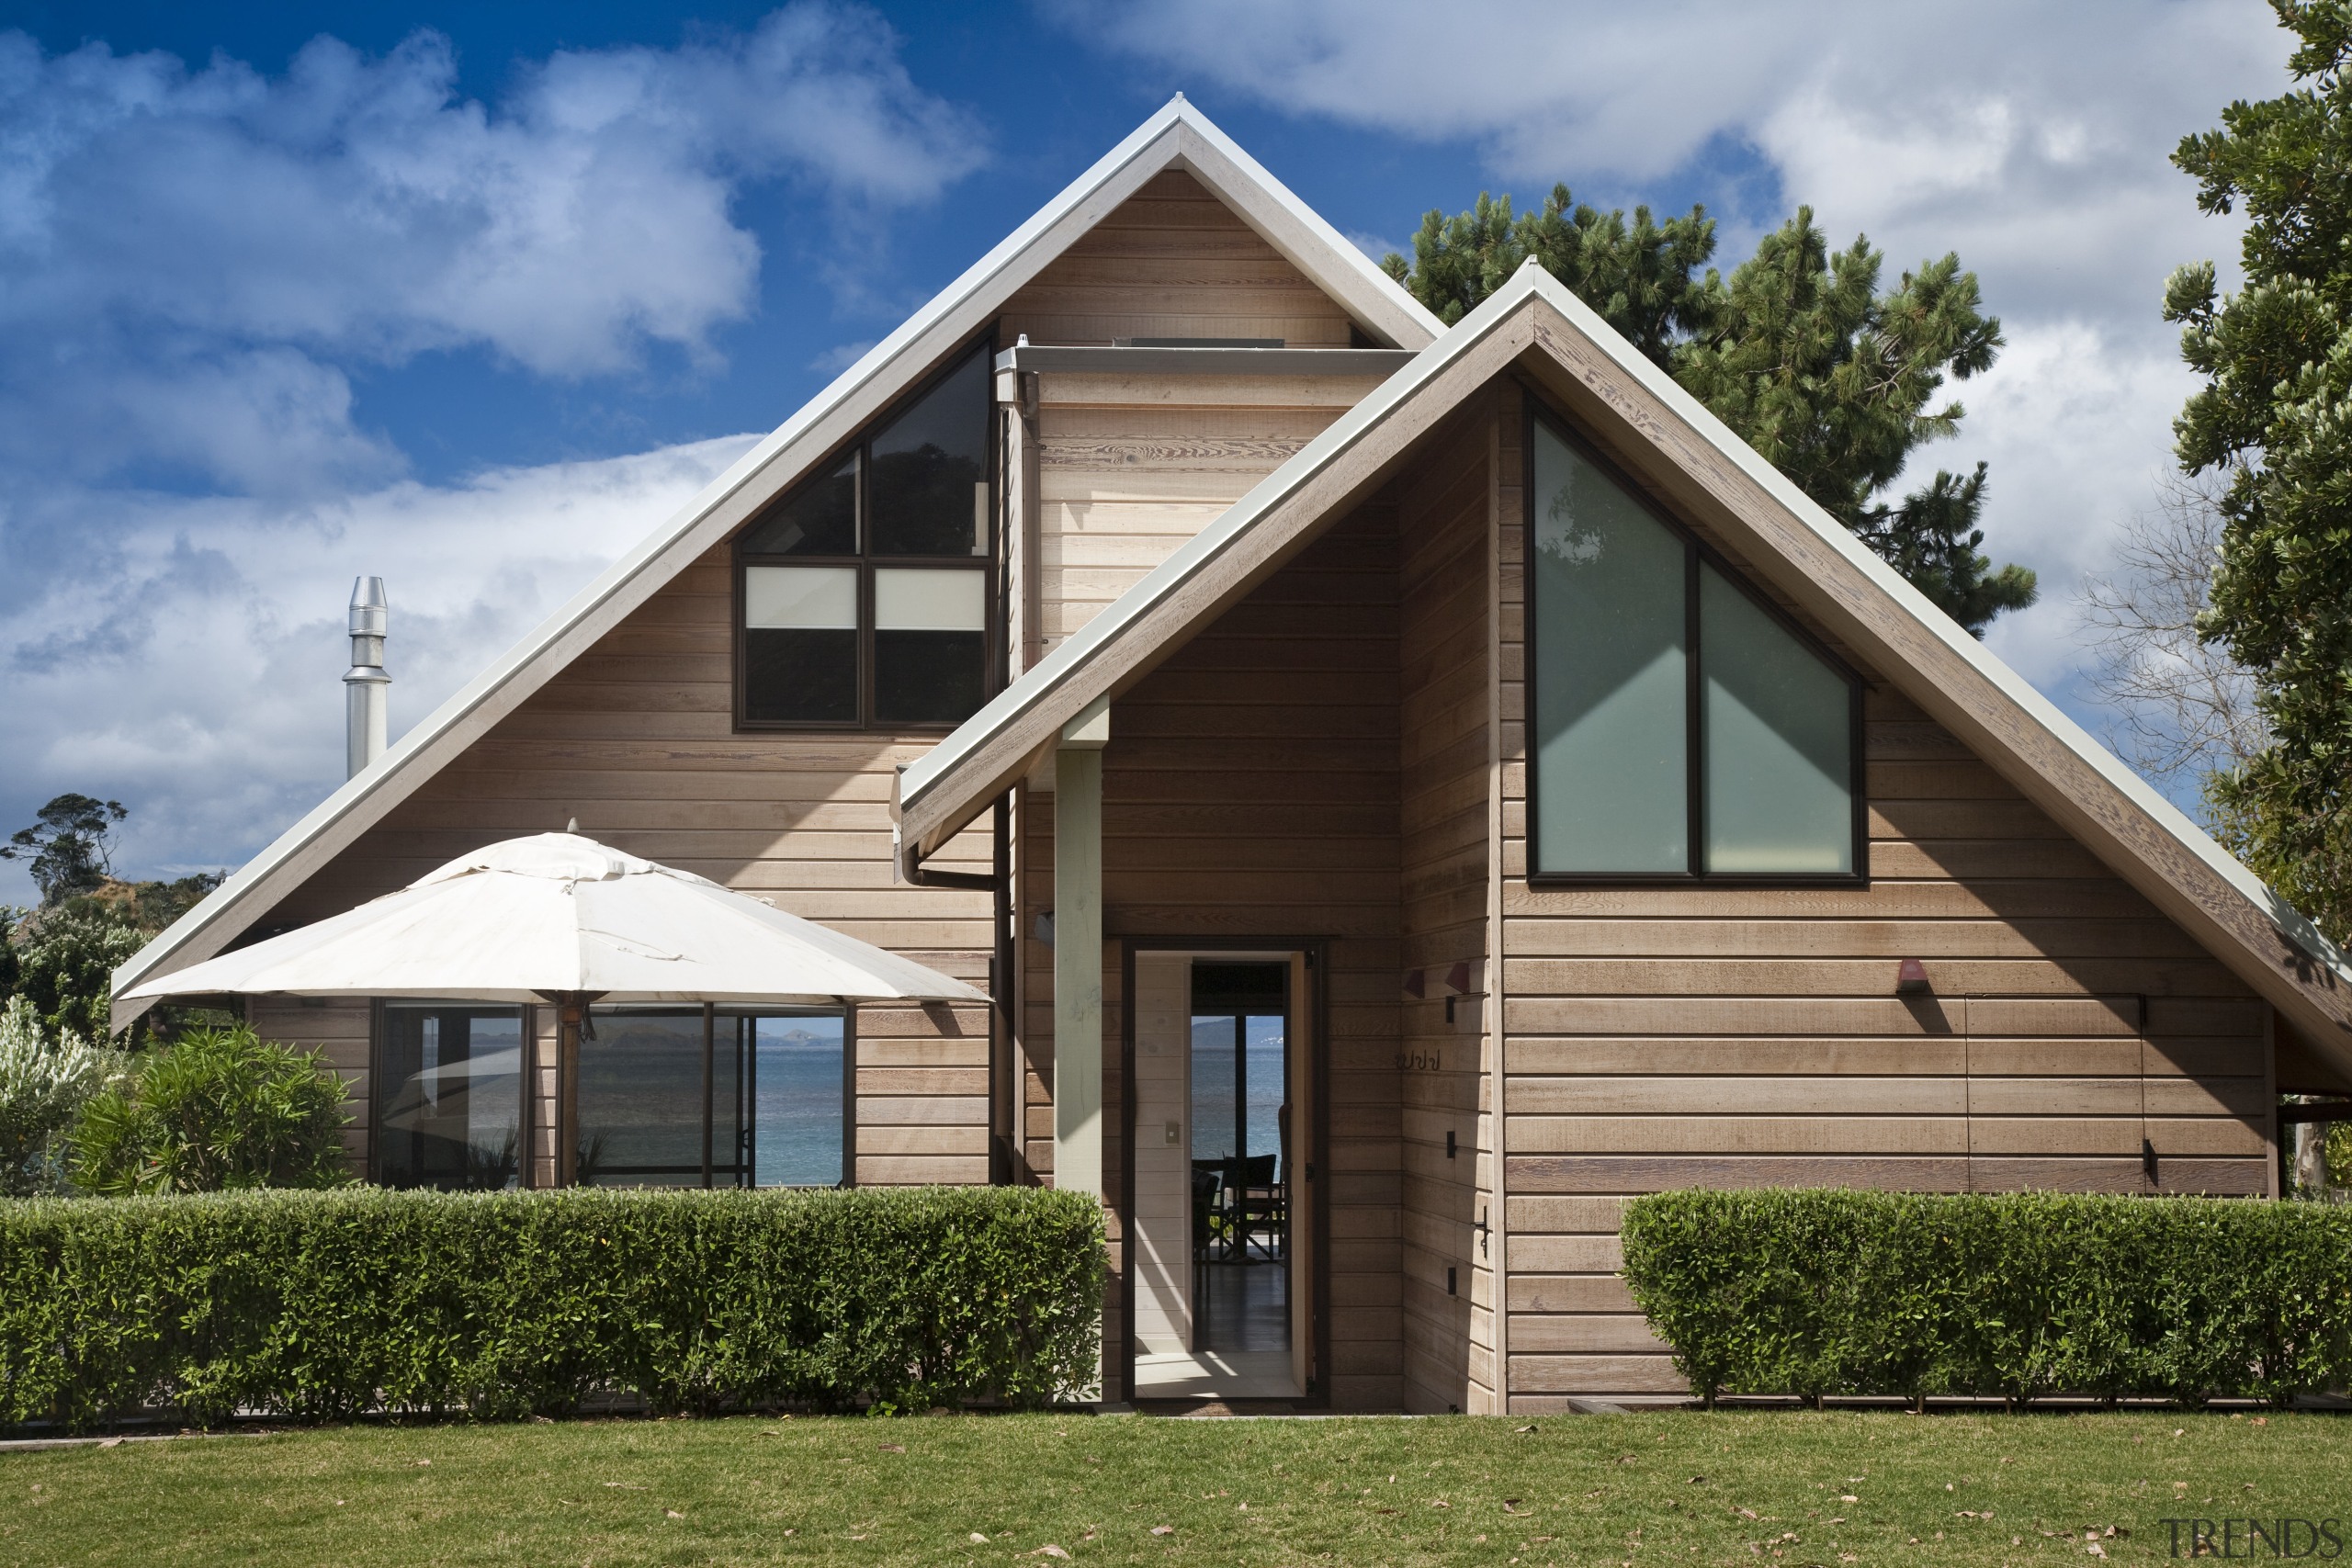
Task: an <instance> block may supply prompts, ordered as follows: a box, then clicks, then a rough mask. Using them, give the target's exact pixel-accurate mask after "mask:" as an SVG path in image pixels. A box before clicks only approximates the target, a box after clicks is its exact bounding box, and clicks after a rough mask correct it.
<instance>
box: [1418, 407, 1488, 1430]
mask: <svg viewBox="0 0 2352 1568" xmlns="http://www.w3.org/2000/svg"><path fill="white" fill-rule="evenodd" d="M1495 424H1496V411H1495V410H1494V409H1492V408H1491V406H1487V404H1483V403H1482V404H1481V405H1480V406H1478V407H1477V408H1476V410H1475V411H1474V412H1473V413H1472V414H1470V415H1468V416H1465V417H1463V418H1460V419H1458V420H1457V421H1455V422H1454V423H1453V424H1451V425H1449V426H1448V427H1447V428H1445V429H1444V430H1442V431H1441V432H1439V433H1438V434H1437V435H1436V436H1435V437H1434V438H1433V439H1432V441H1431V442H1430V447H1429V449H1428V451H1427V453H1426V455H1425V456H1423V457H1421V458H1420V459H1419V461H1418V462H1416V463H1415V464H1414V465H1413V466H1412V467H1411V468H1409V469H1408V472H1407V476H1406V477H1405V478H1404V479H1402V480H1401V481H1400V482H1399V484H1398V486H1397V490H1398V513H1399V527H1398V530H1397V533H1398V538H1399V541H1400V550H1399V558H1398V563H1397V565H1398V574H1399V580H1400V581H1401V582H1402V583H1403V584H1404V585H1405V592H1403V594H1402V602H1401V604H1400V608H1399V638H1398V644H1399V647H1398V651H1399V669H1400V681H1399V684H1400V691H1399V702H1400V718H1401V725H1400V734H1399V751H1398V757H1399V768H1400V781H1399V782H1400V791H1399V795H1400V798H1399V807H1400V818H1401V820H1400V829H1401V843H1400V851H1401V853H1400V871H1401V874H1402V908H1401V916H1402V923H1403V939H1404V940H1403V945H1402V949H1401V959H1402V964H1401V966H1402V968H1403V969H1405V970H1406V971H1408V972H1409V971H1419V973H1420V975H1421V976H1423V978H1422V984H1421V987H1420V990H1421V995H1420V996H1419V997H1418V998H1417V997H1414V996H1412V995H1410V994H1409V993H1407V992H1404V991H1402V990H1400V992H1399V998H1400V1001H1399V1006H1400V1013H1401V1036H1402V1040H1401V1050H1400V1057H1401V1061H1402V1065H1403V1070H1402V1073H1401V1075H1400V1077H1401V1082H1400V1085H1399V1094H1400V1099H1401V1102H1402V1118H1403V1120H1402V1126H1401V1128H1400V1132H1401V1134H1402V1136H1403V1140H1404V1144H1403V1165H1404V1169H1403V1208H1404V1213H1403V1224H1404V1236H1403V1258H1402V1263H1403V1272H1404V1298H1405V1335H1406V1343H1405V1404H1406V1407H1407V1408H1408V1409H1410V1410H1439V1411H1442V1410H1446V1409H1449V1408H1452V1409H1459V1410H1465V1411H1471V1412H1474V1413H1485V1412H1490V1411H1492V1410H1493V1409H1494V1407H1495V1406H1494V1393H1493V1385H1494V1370H1493V1369H1494V1352H1495V1337H1494V1294H1495V1292H1494V1275H1493V1273H1492V1271H1491V1269H1489V1267H1488V1265H1489V1263H1490V1262H1491V1258H1490V1257H1489V1255H1488V1252H1487V1249H1486V1248H1485V1247H1482V1246H1481V1236H1480V1234H1479V1232H1478V1231H1477V1229H1476V1225H1477V1222H1478V1219H1479V1217H1480V1215H1481V1214H1482V1213H1485V1211H1486V1210H1487V1207H1488V1205H1489V1204H1490V1202H1491V1201H1492V1193H1491V1191H1490V1190H1489V1185H1490V1184H1489V1182H1488V1180H1487V1159H1486V1157H1485V1156H1486V1153H1487V1138H1486V1136H1485V1134H1486V1132H1487V1129H1488V1128H1489V1127H1490V1126H1491V1122H1490V1120H1489V1118H1488V1117H1487V1116H1486V1115H1485V1114H1483V1113H1484V1112H1486V1111H1487V1110H1488V1109H1489V1108H1488V1106H1487V1104H1486V1101H1485V1096H1484V1092H1483V1091H1484V1085H1485V1074H1484V1071H1483V1067H1484V1063H1483V1060H1482V1054H1483V1047H1484V1043H1485V1037H1484V1034H1483V1032H1482V1031H1481V1030H1480V1028H1479V1024H1480V1021H1481V1020H1482V1019H1483V1017H1484V1013H1483V1010H1482V1008H1481V1005H1480V1003H1481V1000H1482V998H1480V997H1478V996H1476V995H1463V996H1459V997H1456V996H1454V987H1453V985H1452V984H1451V982H1450V980H1449V976H1452V975H1453V972H1454V966H1455V965H1457V964H1462V965H1466V968H1465V969H1464V972H1463V976H1462V977H1463V978H1464V979H1465V980H1466V979H1467V976H1468V975H1470V974H1473V973H1476V974H1480V975H1483V974H1484V972H1485V969H1486V959H1487V804H1488V802H1487V796H1488V785H1489V780H1490V775H1491V769H1490V767H1489V761H1488V728H1487V511H1488V502H1489V499H1490V495H1489V491H1490V487H1491V481H1492V468H1493V465H1492V461H1491V459H1492V457H1493V454H1492V453H1491V452H1490V451H1489V445H1490V440H1491V436H1492V434H1493V431H1494V427H1495ZM1402 979H1403V976H1398V977H1397V983H1398V984H1400V986H1401V982H1402ZM1484 988H1485V987H1484V982H1483V981H1478V982H1476V983H1473V984H1465V985H1464V987H1462V989H1463V990H1464V991H1482V990H1483V989H1484ZM1448 998H1453V1000H1451V1001H1449V999H1448Z"/></svg>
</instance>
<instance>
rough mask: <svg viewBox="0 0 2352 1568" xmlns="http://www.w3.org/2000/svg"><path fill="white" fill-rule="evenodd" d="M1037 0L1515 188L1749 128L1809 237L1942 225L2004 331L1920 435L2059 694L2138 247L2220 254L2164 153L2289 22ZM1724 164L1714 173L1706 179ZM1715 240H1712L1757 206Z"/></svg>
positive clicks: (1594, 3)
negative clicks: (1440, 17) (1982, 464)
mask: <svg viewBox="0 0 2352 1568" xmlns="http://www.w3.org/2000/svg"><path fill="white" fill-rule="evenodd" d="M1042 3H1043V4H1045V6H1046V9H1047V11H1048V13H1049V14H1051V15H1054V16H1057V17H1059V18H1060V19H1061V20H1062V21H1063V22H1064V23H1065V25H1067V26H1068V27H1069V28H1071V29H1072V30H1074V31H1077V32H1079V33H1080V34H1081V35H1083V36H1086V37H1088V38H1091V39H1095V40H1097V41H1099V42H1102V43H1104V44H1106V45H1108V46H1110V47H1112V48H1114V49H1119V50H1124V51H1130V52H1133V53H1136V54H1139V55H1142V56H1146V57H1148V58H1151V59H1153V60H1155V61H1158V62H1162V63H1163V64H1166V65H1169V66H1172V67H1174V68H1176V69H1177V70H1179V71H1182V72H1187V73H1197V74H1198V76H1200V77H1203V78H1206V79H1208V80H1212V81H1214V82H1216V83H1217V84H1219V85H1222V86H1224V87H1226V88H1227V89H1231V90H1236V91H1239V92H1241V93H1245V94H1248V95H1250V96H1254V97H1257V98H1259V99H1261V100H1262V101H1263V102H1265V103H1267V104H1268V105H1271V106H1272V107H1276V108H1278V109H1282V110H1284V111H1287V112H1291V113H1299V114H1310V115H1316V116H1320V117H1323V118H1330V119H1334V120H1337V121H1340V122H1342V123H1346V124H1351V125H1356V126H1362V127H1365V128H1368V129H1374V130H1382V131H1385V132H1388V133H1391V134H1395V135H1400V136H1405V137H1408V138H1414V139H1418V140H1440V141H1442V140H1460V141H1470V142H1472V143H1473V144H1474V145H1476V147H1477V149H1478V150H1479V155H1480V157H1481V159H1482V161H1483V162H1484V163H1485V164H1486V165H1487V174H1488V175H1490V176H1492V177H1493V178H1495V179H1496V180H1498V182H1502V183H1516V184H1518V185H1519V186H1521V191H1522V194H1525V193H1527V192H1528V191H1530V190H1533V189H1541V188H1543V187H1545V186H1548V185H1549V184H1550V182H1552V181H1553V180H1555V179H1565V180H1566V181H1567V182H1568V183H1569V184H1570V185H1571V186H1574V187H1575V188H1576V189H1577V193H1578V195H1579V196H1580V197H1589V198H1595V199H1601V198H1605V199H1607V200H1611V201H1615V200H1633V199H1639V198H1641V197H1643V196H1644V195H1645V190H1646V189H1647V188H1653V187H1655V186H1657V185H1658V184H1660V183H1663V182H1664V181H1666V180H1667V179H1668V177H1669V176H1672V177H1674V178H1675V180H1676V182H1677V183H1678V185H1681V184H1688V183H1689V181H1690V180H1691V177H1692V176H1694V175H1695V176H1696V177H1697V179H1698V180H1699V182H1700V184H1702V186H1703V185H1705V184H1706V183H1707V181H1708V179H1709V178H1710V174H1709V171H1710V168H1711V166H1712V164H1713V163H1714V162H1716V161H1718V159H1717V155H1718V154H1719V153H1720V152H1721V151H1722V149H1723V148H1724V147H1725V146H1726V145H1728V146H1733V147H1738V148H1743V149H1746V150H1747V151H1748V152H1752V153H1753V154H1755V155H1756V156H1758V157H1760V159H1761V160H1762V161H1763V163H1764V164H1766V165H1767V166H1769V167H1770V169H1771V170H1772V171H1773V172H1774V173H1775V174H1776V175H1778V178H1779V183H1780V186H1781V191H1782V192H1783V193H1784V196H1785V199H1786V200H1787V201H1788V202H1789V203H1790V204H1791V205H1793V204H1795V203H1797V202H1800V201H1804V202H1810V203H1811V204H1812V205H1813V206H1814V207H1815V210H1816V213H1817V216H1818V217H1819V219H1820V220H1821V221H1822V222H1823V224H1824V225H1825V226H1826V228H1827V230H1828V231H1829V232H1830V235H1831V237H1832V239H1833V240H1836V241H1838V242H1840V243H1842V242H1843V240H1844V239H1846V238H1848V237H1850V236H1851V235H1853V234H1854V233H1856V232H1857V231H1866V232H1867V233H1868V234H1869V235H1870V237H1871V240H1872V242H1873V243H1877V244H1879V245H1881V246H1883V248H1884V249H1885V250H1886V252H1887V253H1888V259H1889V262H1890V265H1891V267H1894V268H1900V267H1905V266H1908V265H1913V264H1915V263H1916V262H1917V261H1919V260H1921V259H1923V258H1926V257H1929V256H1937V255H1941V254H1943V253H1944V252H1946V251H1955V250H1956V251H1957V252H1958V253H1959V254H1960V256H1961V259H1962V262H1963V263H1964V264H1965V265H1968V266H1970V267H1972V268H1973V269H1974V270H1975V271H1976V273H1977V274H1978V276H1979V277H1980V278H1981V279H1982V281H1983V284H1984V288H1985V299H1986V302H1987V304H1988V306H1989V308H1990V309H1991V310H1993V311H1994V312H1995V313H1996V314H1997V315H1999V316H2000V317H2001V318H2002V321H2003V323H2004V327H2005V329H2006V331H2007V336H2008V340H2009V344H2010V346H2009V348H2008V351H2007V354H2006V355H2004V357H2003V359H2002V361H2001V363H2000V364H1999V365H1998V366H1997V367H1996V368H1995V369H1994V370H1993V371H1992V372H1991V373H1990V374H1988V375H1986V376H1985V377H1982V378H1978V379H1976V380H1973V381H1971V382H1967V383H1963V384H1961V385H1960V386H1958V387H1956V388H1955V389H1954V390H1955V391H1956V392H1957V393H1958V394H1959V395H1960V397H1961V398H1962V400H1963V401H1964V402H1965V403H1966V405H1967V406H1968V408H1969V410H1970V417H1969V419H1968V421H1967V422H1966V424H1965V426H1964V428H1963V433H1962V435H1961V437H1960V438H1959V439H1958V440H1956V441H1954V442H1951V443H1948V444H1946V445H1944V446H1940V447H1937V448H1931V449H1930V450H1929V451H1928V453H1927V454H1925V459H1926V461H1927V462H1929V463H1941V464H1942V465H1944V466H1946V467H1950V468H1963V467H1965V466H1967V465H1970V464H1973V462H1974V461H1975V460H1976V459H1978V458H1980V457H1981V458H1984V459H1985V460H1987V461H1989V462H1990V464H1991V466H1992V467H1991V480H1992V492H1991V496H1990V499H1989V501H1988V503H1987V508H1986V519H1985V521H1986V533H1987V536H1988V540H1987V543H1988V547H1990V548H1992V549H1994V550H1996V551H1997V552H1999V554H1998V556H1997V557H1996V558H2009V559H2018V560H2022V561H2024V562H2026V563H2027V564H2029V565H2031V566H2033V567H2035V568H2037V569H2038V570H2040V571H2041V578H2042V585H2043V602H2042V604H2040V605H2039V606H2037V607H2036V608H2035V609H2033V610H2032V611H2030V612H2029V613H2027V614H2025V615H2019V616H2016V617H2012V618H2010V619H2008V620H2007V621H2005V622H2003V623H2000V624H1999V626H1998V629H1997V630H1996V633H1995V635H1994V637H1993V638H1992V642H1993V646H1994V647H1995V648H1996V649H1999V650H2000V651H2001V652H2002V653H2003V654H2004V656H2005V657H2007V658H2008V659H2010V660H2012V661H2013V662H2015V663H2016V664H2018V667H2019V668H2020V670H2021V671H2024V672H2026V673H2028V674H2029V675H2030V677H2031V678H2032V679H2034V680H2035V681H2037V682H2039V683H2041V684H2042V685H2043V686H2044V687H2045V689H2048V690H2051V691H2052V692H2053V694H2059V695H2061V697H2062V699H2063V698H2064V696H2065V695H2066V694H2067V689H2068V687H2069V685H2070V683H2071V679H2072V675H2073V672H2074V671H2075V667H2076V666H2077V665H2078V664H2079V662H2080V661H2081V658H2082V650H2081V649H2080V648H2079V647H2078V646H2077V645H2076V644H2075V639H2074V637H2073V633H2072V610H2071V605H2070V603H2069V601H2070V599H2071V597H2072V594H2073V592H2075V585H2076V584H2077V582H2078V581H2079V579H2080V575H2081V573H2082V571H2083V570H2085V569H2086V568H2095V567H2098V566H2100V565H2102V564H2104V563H2105V562H2106V561H2107V560H2108V559H2109V556H2110V554H2111V549H2112V542H2113V538H2114V534H2115V531H2116V529H2117V528H2118V527H2119V526H2120V525H2121V524H2122V523H2123V522H2124V521H2125V520H2126V519H2128V518H2130V517H2131V515H2133V514H2134V513H2139V512H2141V511H2143V510H2145V509H2146V508H2147V506H2148V505H2149V504H2150V502H2152V501H2153V499H2154V492H2153V490H2152V487H2151V480H2152V478H2153V477H2154V474H2156V473H2157V472H2158V471H2160V470H2161V469H2162V468H2164V467H2165V465H2166V464H2167V463H2168V462H2169V447H2170V443H2171V433H2170V428H2169V426H2170V421H2171V418H2172V415H2173V414H2174V413H2175V412H2177V410H2178V408H2179V406H2180V401H2181V399H2182V398H2183V396H2185V394H2186V392H2187V390H2188V386H2189V382H2188V378H2187V376H2186V375H2185V373H2184V372H2183V371H2182V370H2181V368H2180V366H2179V362H2178V358H2177V352H2176V347H2177V344H2176V339H2175V335H2174V332H2173V330H2172V329H2171V328H2168V327H2166V326H2165V325H2164V323H2163V322H2162V321H2160V320H2159V319H2158V315H2157V300H2158V297H2159V295H2160V292H2161V289H2162V286H2163V281H2164V278H2165V275H2166V274H2167V273H2168V272H2169V271H2170V270H2171V269H2172V268H2173V267H2174V266H2176V265H2179V264H2180V263H2182V262H2186V261H2191V260H2197V259H2200V258H2205V257H2212V258H2215V259H2216V260H2218V261H2220V262H2221V263H2222V266H2223V268H2224V272H2225V276H2226V273H2227V270H2228V267H2229V265H2230V262H2231V261H2232V259H2233V257H2234V255H2235V253H2236V247H2237V237H2238V233H2239V227H2238V225H2237V224H2236V223H2234V222H2233V221H2229V220H2215V219H2212V218H2208V217H2206V216H2204V215H2202V214H2200V213H2199V212H2198V210H2197V209H2196V204H2195V199H2194V197H2195V192H2194V188H2193V186H2191V185H2190V182H2189V181H2188V178H2187V177H2186V176H2184V175H2181V174H2179V173H2178V172H2177V171H2176V170H2174V169H2173V168H2172V167H2171V166H2170V164H2169V163H2168V162H2167V160H2168V157H2169V155H2170V153H2171V152H2172V150H2173V148H2174V146H2175V145H2176V144H2177V142H2178V141H2179V140H2180V138H2181V137H2182V136H2184V135H2186V134H2188V133H2191V132H2194V131H2197V130H2202V129H2205V128H2207V127H2209V126H2211V125H2213V124H2215V123H2217V122H2218V119H2219V116H2220V112H2221V109H2222V106H2223V105H2225V104H2227V103H2228V102H2230V101H2231V100H2232V99H2233V98H2236V97H2241V96H2245V97H2266V96H2275V95H2276V94H2277V93H2278V92H2279V91H2281V90H2283V88H2284V86H2285V85H2286V80H2287V78H2286V74H2285V71H2284V65H2285V61H2286V57H2287V54H2288V51H2289V49H2290V39H2289V38H2288V36H2287V35H2286V34H2285V33H2283V32H2282V31H2281V30H2280V29H2279V28H2278V26H2277V23H2276V18H2275V17H2273V15H2272V13H2271V12H2270V10H2269V8H2268V7H2267V6H2264V5H2262V4H2259V3H2258V0H2175V3H2173V4H2167V5H2164V6H2116V5H2087V6H2047V5H2040V4H2035V3H2032V0H1988V3H1986V4H1984V5H1980V6H1975V7H1973V9H1971V10H1970V11H1969V12H1968V14H1967V15H1966V17H1964V18H1961V19H1958V20H1956V19H1955V17H1954V15H1953V14H1952V13H1951V12H1948V11H1940V10H1928V9H1906V8H1904V7H1900V6H1870V5H1863V4H1860V3H1858V0H1856V3H1848V0H1814V3H1812V4H1808V5H1804V6H1753V5H1745V4H1721V5H1713V4H1706V5H1701V4H1685V5H1676V6H1641V7H1626V6H1608V5H1602V4H1600V3H1598V0H1585V3H1577V4H1561V3H1558V0H1465V3H1464V4H1461V5H1457V6H1453V7H1452V8H1450V10H1449V11H1448V13H1447V17H1446V21H1445V25H1444V26H1442V27H1432V26H1430V25H1429V23H1428V15H1427V12H1426V8H1425V7H1420V6H1413V5H1411V4H1408V0H1376V3H1374V4H1371V5H1365V4H1355V3H1350V4H1344V5H1343V4H1341V3H1340V0H1301V3H1298V4H1293V5H1289V6H1265V5H1263V4H1261V0H1170V3H1166V4H1162V5H1159V6H1148V7H1125V6H1114V5H1111V4H1108V3H1107V0H1042ZM1739 177H1741V176H1739V175H1723V176H1721V179H1720V181H1719V187H1718V190H1717V192H1716V193H1715V205H1717V206H1723V205H1725V202H1724V198H1725V197H1736V196H1737V195H1739V194H1740V193H1739V192H1738V191H1737V190H1736V188H1735V186H1734V185H1733V183H1732V182H1733V181H1734V180H1735V179H1736V178H1739ZM1475 194H1476V193H1475V191H1474V190H1472V189H1470V188H1468V187H1466V186H1465V188H1464V189H1462V190H1458V191H1453V192H1444V191H1426V192H1424V191H1415V192H1412V193H1409V199H1410V202H1411V204H1412V205H1413V206H1415V207H1420V206H1428V205H1446V206H1449V207H1460V206H1464V205H1467V203H1468V201H1469V199H1470V197H1472V196H1473V195H1475ZM1750 205H1752V203H1751V204H1750ZM1723 239H1724V244H1723V250H1722V253H1721V254H1722V255H1723V257H1724V259H1726V260H1736V259H1737V258H1738V257H1740V256H1742V255H1744V254H1747V248H1748V247H1749V246H1750V245H1751V244H1752V243H1753V242H1754V239H1755V235H1754V233H1753V232H1752V231H1732V230H1730V229H1729V228H1727V229H1726V231H1725V232H1724V235H1723Z"/></svg>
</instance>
